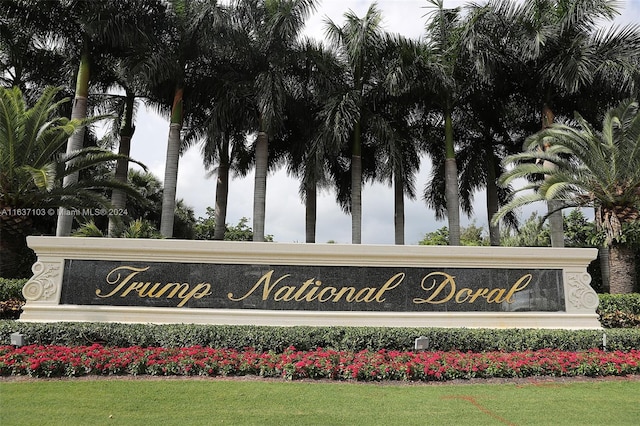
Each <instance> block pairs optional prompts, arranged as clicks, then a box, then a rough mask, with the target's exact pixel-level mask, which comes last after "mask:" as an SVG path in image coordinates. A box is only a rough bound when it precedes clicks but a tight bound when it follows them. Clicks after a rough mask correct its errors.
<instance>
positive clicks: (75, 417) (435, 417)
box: [0, 379, 640, 426]
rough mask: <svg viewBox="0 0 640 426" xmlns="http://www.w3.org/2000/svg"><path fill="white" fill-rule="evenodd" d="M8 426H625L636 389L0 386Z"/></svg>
mask: <svg viewBox="0 0 640 426" xmlns="http://www.w3.org/2000/svg"><path fill="white" fill-rule="evenodd" d="M0 413H1V414H0V419H1V420H0V423H1V424H2V425H3V426H9V425H60V424H65V425H145V426H146V425H149V424H152V425H153V424H154V423H157V424H158V425H160V424H161V425H163V426H164V425H181V426H186V425H214V424H247V425H254V424H256V425H396V424H397V425H425V424H437V425H443V424H455V425H464V424H469V425H501V424H514V425H515V424H517V425H526V424H540V425H542V424H544V425H548V424H554V425H561V424H567V425H594V424H607V425H627V424H628V425H631V424H637V422H638V419H640V381H637V380H635V381H634V380H625V379H621V380H613V381H593V382H568V383H561V382H538V383H531V384H529V383H527V384H464V385H415V386H414V385H398V384H352V383H326V382H320V383H310V382H280V381H253V380H247V381H241V380H120V379H116V380H46V381H5V382H0Z"/></svg>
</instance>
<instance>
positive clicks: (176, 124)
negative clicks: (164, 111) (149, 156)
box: [160, 86, 184, 238]
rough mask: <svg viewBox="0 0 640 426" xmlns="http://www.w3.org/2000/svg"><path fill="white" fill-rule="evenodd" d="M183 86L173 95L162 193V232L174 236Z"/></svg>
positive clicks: (167, 235) (165, 235) (166, 235)
mask: <svg viewBox="0 0 640 426" xmlns="http://www.w3.org/2000/svg"><path fill="white" fill-rule="evenodd" d="M183 90H184V89H183V88H182V87H181V86H178V88H177V89H176V91H175V93H174V97H173V106H172V108H171V122H170V123H169V137H168V139H167V158H166V160H165V161H166V162H165V169H164V190H163V193H162V215H161V217H160V233H161V234H162V235H163V236H164V237H166V238H171V237H173V220H174V215H175V209H176V190H177V186H178V162H179V157H180V145H181V143H182V142H181V139H180V131H181V130H182V118H183V111H182V95H183Z"/></svg>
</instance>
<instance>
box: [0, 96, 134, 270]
mask: <svg viewBox="0 0 640 426" xmlns="http://www.w3.org/2000/svg"><path fill="white" fill-rule="evenodd" d="M59 92H60V88H53V87H48V88H46V89H45V90H44V92H43V93H42V96H41V97H40V98H39V99H38V101H37V102H36V103H35V105H34V106H33V107H32V108H28V106H27V104H26V102H25V100H24V98H23V95H22V92H21V91H20V89H18V88H17V87H14V88H13V89H5V88H0V234H1V235H0V252H1V254H2V256H1V257H0V258H1V259H2V261H1V262H0V276H3V277H11V276H13V275H15V274H16V265H17V262H18V260H19V256H20V255H21V253H22V249H23V248H24V247H26V240H25V237H26V235H28V233H29V232H30V230H31V226H32V225H33V220H34V219H36V218H38V217H39V216H46V215H48V216H53V215H55V214H56V213H57V209H58V207H65V208H68V209H74V208H75V209H80V208H83V207H109V206H110V204H109V202H108V200H107V199H106V198H105V197H104V196H103V195H102V194H101V193H100V192H97V191H96V189H101V188H120V189H122V190H126V191H128V193H130V194H135V191H133V190H132V189H131V188H130V187H129V186H127V185H125V184H122V183H120V182H117V181H114V180H113V179H110V178H109V177H108V176H107V177H93V178H90V179H83V180H80V181H78V182H75V183H73V184H70V185H62V184H61V183H62V182H61V181H62V179H63V178H64V177H65V176H66V175H68V174H70V173H78V172H80V171H82V170H86V169H89V168H91V167H93V166H96V165H100V164H104V163H105V162H111V161H115V160H117V159H119V158H121V156H119V155H116V154H113V153H112V152H110V151H107V150H104V149H100V148H83V149H81V150H77V151H74V152H72V153H71V154H65V155H59V154H58V151H59V149H60V148H61V147H63V146H64V144H65V143H66V140H67V138H68V137H69V136H70V135H71V134H72V133H73V132H75V131H77V129H79V128H81V127H82V126H84V125H86V124H89V123H91V122H93V121H96V120H97V119H98V118H93V119H84V120H78V119H71V120H69V119H67V118H62V117H60V116H59V107H60V106H61V105H62V104H64V103H65V102H67V101H68V100H69V99H63V100H60V101H57V100H56V96H57V95H58V93H59ZM71 160H72V161H73V162H72V163H70V164H72V166H67V167H65V164H69V163H68V162H69V161H71Z"/></svg>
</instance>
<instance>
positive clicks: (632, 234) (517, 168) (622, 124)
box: [493, 100, 640, 293]
mask: <svg viewBox="0 0 640 426" xmlns="http://www.w3.org/2000/svg"><path fill="white" fill-rule="evenodd" d="M575 120H576V122H577V123H578V129H574V128H572V127H569V126H566V125H560V124H553V125H552V126H550V127H549V128H547V129H545V130H542V131H540V132H539V133H537V134H536V135H534V136H532V137H531V138H529V139H528V141H527V143H528V148H529V150H528V151H526V152H524V153H520V154H515V155H512V156H509V157H507V158H506V159H505V162H506V164H514V167H513V169H511V170H510V171H508V172H506V173H505V174H503V175H502V176H501V178H500V181H501V182H502V183H503V184H506V183H509V182H512V181H513V180H514V179H517V178H520V177H528V176H531V175H533V174H542V175H544V176H545V180H544V181H543V182H541V183H540V184H530V185H526V186H524V187H523V188H521V189H519V190H518V191H527V190H531V189H533V190H534V192H532V193H530V194H526V195H521V196H519V197H517V198H515V199H514V200H513V201H512V202H511V203H509V204H508V205H507V206H505V207H503V208H502V209H500V211H499V212H498V214H497V215H496V216H494V218H493V220H494V221H496V220H498V219H499V218H500V217H501V216H503V215H504V214H505V213H506V212H508V211H511V210H513V209H515V208H518V207H520V206H523V205H527V204H530V203H533V202H535V201H549V200H556V201H558V202H559V203H560V204H561V207H562V208H565V207H583V206H591V207H594V208H595V209H596V224H597V226H598V228H599V229H600V230H601V231H602V240H603V244H604V245H605V246H608V247H610V271H611V279H612V282H611V286H610V289H611V290H610V291H611V293H630V292H633V289H634V285H636V272H635V258H634V253H633V250H632V247H633V245H634V244H637V243H638V242H640V190H639V188H640V114H639V113H638V102H637V101H632V100H625V101H623V102H621V103H620V104H619V105H618V106H617V107H616V108H614V109H612V110H610V111H609V112H607V114H606V115H605V118H604V120H603V122H602V131H597V130H595V129H594V128H593V127H592V126H591V125H590V124H589V123H588V122H587V121H586V120H585V119H584V118H583V117H582V116H581V115H580V114H578V113H576V114H575ZM545 144H546V145H547V146H548V147H547V149H546V150H542V149H540V148H541V147H543V146H545ZM531 160H539V161H538V162H531Z"/></svg>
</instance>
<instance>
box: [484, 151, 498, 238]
mask: <svg viewBox="0 0 640 426" xmlns="http://www.w3.org/2000/svg"><path fill="white" fill-rule="evenodd" d="M495 161H496V158H495V156H494V155H493V152H489V155H488V156H487V162H488V163H489V164H487V188H486V189H487V217H488V218H489V219H491V218H492V217H493V216H494V215H495V214H496V213H497V212H498V207H499V203H500V201H499V197H498V185H497V183H496V182H497V177H496V164H495ZM489 244H491V245H492V246H499V245H500V223H499V222H498V223H496V224H493V223H492V221H491V220H489Z"/></svg>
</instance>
